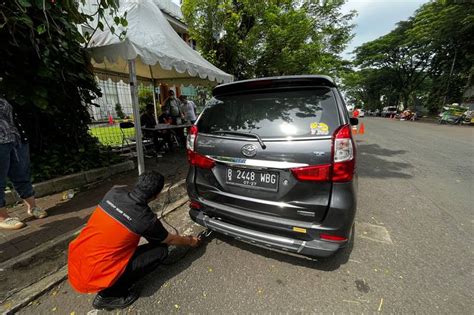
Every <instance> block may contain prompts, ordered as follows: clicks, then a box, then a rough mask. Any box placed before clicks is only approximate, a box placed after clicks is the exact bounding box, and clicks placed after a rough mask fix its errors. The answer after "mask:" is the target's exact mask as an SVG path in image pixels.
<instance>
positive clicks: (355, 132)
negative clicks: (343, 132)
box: [352, 126, 357, 135]
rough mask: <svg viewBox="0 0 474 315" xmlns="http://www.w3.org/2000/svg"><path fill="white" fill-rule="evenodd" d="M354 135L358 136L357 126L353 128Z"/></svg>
mask: <svg viewBox="0 0 474 315" xmlns="http://www.w3.org/2000/svg"><path fill="white" fill-rule="evenodd" d="M352 134H353V135H356V134H357V126H352Z"/></svg>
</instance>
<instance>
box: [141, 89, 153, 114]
mask: <svg viewBox="0 0 474 315" xmlns="http://www.w3.org/2000/svg"><path fill="white" fill-rule="evenodd" d="M147 104H153V92H152V91H151V90H150V89H148V88H147V87H144V86H140V87H139V88H138V105H139V108H140V113H144V112H145V110H146V105H147Z"/></svg>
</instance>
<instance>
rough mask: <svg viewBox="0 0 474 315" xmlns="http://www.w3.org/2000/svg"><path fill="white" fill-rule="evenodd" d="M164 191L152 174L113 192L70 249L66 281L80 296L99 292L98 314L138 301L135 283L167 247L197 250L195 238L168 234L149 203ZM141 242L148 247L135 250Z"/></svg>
mask: <svg viewBox="0 0 474 315" xmlns="http://www.w3.org/2000/svg"><path fill="white" fill-rule="evenodd" d="M163 186H164V178H163V176H162V175H161V174H159V173H156V172H146V173H143V174H142V175H140V176H139V177H138V181H137V183H136V184H135V186H134V188H133V190H132V191H131V192H130V191H128V190H127V189H126V188H125V187H123V186H122V187H114V188H112V189H111V190H110V191H109V192H108V193H107V194H106V195H105V197H104V199H103V200H102V201H101V202H100V204H99V205H98V207H97V208H96V209H95V211H94V213H93V214H92V216H91V217H90V219H89V222H87V225H86V227H85V228H84V229H83V230H82V231H81V233H80V234H79V236H78V237H77V238H76V239H75V240H74V241H72V242H71V244H70V245H69V256H68V276H69V282H70V283H71V285H72V287H73V288H74V289H76V290H77V291H79V292H81V293H91V292H98V294H97V296H96V297H95V299H94V302H93V303H92V305H93V307H94V308H96V309H109V310H110V309H115V308H125V307H127V306H129V305H131V304H132V303H133V302H135V301H136V300H137V299H138V293H137V292H136V291H135V290H133V285H134V284H135V282H136V281H137V280H138V279H139V278H141V277H143V276H145V275H146V274H148V273H149V272H151V271H153V270H154V269H155V268H156V267H158V266H159V265H160V263H161V262H162V261H163V260H164V259H165V258H166V257H167V255H168V245H177V246H180V245H187V246H193V247H196V246H197V245H198V244H199V239H198V238H197V237H193V236H180V235H176V234H172V233H168V232H167V231H166V229H165V228H164V227H163V225H162V224H161V222H160V221H159V220H158V218H157V216H156V214H154V213H153V212H152V211H151V209H150V207H149V206H148V203H149V202H150V201H152V200H154V199H155V198H156V197H157V196H158V194H159V193H160V192H161V190H162V189H163ZM140 237H144V238H145V239H146V240H147V241H148V244H145V245H141V246H138V242H139V240H140Z"/></svg>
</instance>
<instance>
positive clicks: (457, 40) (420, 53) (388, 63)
mask: <svg viewBox="0 0 474 315" xmlns="http://www.w3.org/2000/svg"><path fill="white" fill-rule="evenodd" d="M473 33H474V6H473V5H472V4H468V3H467V2H466V3H453V2H449V1H440V0H437V1H431V2H429V3H427V4H424V5H423V6H421V7H420V8H419V9H418V10H417V11H416V13H415V15H414V16H413V17H411V18H409V19H408V20H407V21H401V22H399V23H398V25H397V27H396V28H395V29H394V30H393V31H391V32H390V33H388V34H387V35H384V36H382V37H380V38H377V39H376V40H373V41H371V42H368V43H365V44H363V45H362V46H360V47H358V48H357V49H356V50H355V53H356V59H355V64H356V65H357V66H359V67H360V68H361V69H362V70H361V71H360V72H359V74H362V73H363V71H364V70H367V71H365V74H366V75H368V77H361V76H359V80H351V78H350V76H349V77H348V78H346V80H345V82H346V88H347V89H348V90H364V91H370V90H374V91H375V90H378V91H380V93H379V94H381V95H385V96H388V97H389V98H390V99H393V100H395V99H396V100H397V102H398V101H402V102H403V103H404V105H405V106H407V105H408V106H412V107H413V106H415V105H416V104H417V103H419V102H423V103H424V105H426V106H427V107H428V108H429V109H430V111H432V112H436V111H437V110H438V109H439V108H441V106H443V105H444V104H446V103H452V102H461V101H462V92H463V91H464V90H465V89H466V88H468V87H469V86H471V85H472V73H473V72H474V71H473V70H474V68H473V64H472V61H473V60H474V55H473V51H474V42H473V41H472V39H471V38H472V34H473ZM368 70H370V71H368ZM374 77H375V78H376V77H379V81H380V82H376V81H374V80H373V78H374ZM369 94H370V93H369ZM369 94H365V95H362V96H361V95H359V96H360V97H362V98H363V100H364V102H367V103H371V102H372V103H373V98H371V97H370V96H369ZM390 105H392V104H390Z"/></svg>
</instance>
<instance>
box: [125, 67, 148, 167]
mask: <svg viewBox="0 0 474 315" xmlns="http://www.w3.org/2000/svg"><path fill="white" fill-rule="evenodd" d="M128 72H129V74H130V92H131V94H132V108H133V122H134V124H135V137H136V140H137V141H136V145H137V162H138V175H141V174H142V173H143V172H144V171H145V159H144V157H143V143H142V126H141V124H140V110H139V108H138V93H137V73H136V70H135V59H130V60H129V61H128Z"/></svg>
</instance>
